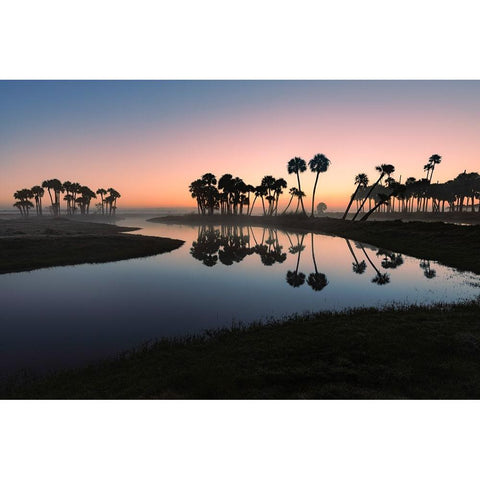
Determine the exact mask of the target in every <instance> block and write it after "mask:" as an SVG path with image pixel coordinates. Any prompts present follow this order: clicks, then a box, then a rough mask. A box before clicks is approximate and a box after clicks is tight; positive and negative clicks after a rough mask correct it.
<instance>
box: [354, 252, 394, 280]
mask: <svg viewBox="0 0 480 480" xmlns="http://www.w3.org/2000/svg"><path fill="white" fill-rule="evenodd" d="M361 249H362V251H363V253H364V254H365V257H366V259H367V260H368V262H369V263H370V265H371V266H372V268H373V269H374V270H375V272H376V275H375V277H373V278H372V283H376V284H377V285H385V284H386V283H389V282H390V275H389V274H388V273H381V272H380V270H378V268H377V267H376V266H375V264H374V263H373V262H372V260H371V259H370V257H369V256H368V254H367V252H366V251H365V248H364V247H363V246H362V247H361Z"/></svg>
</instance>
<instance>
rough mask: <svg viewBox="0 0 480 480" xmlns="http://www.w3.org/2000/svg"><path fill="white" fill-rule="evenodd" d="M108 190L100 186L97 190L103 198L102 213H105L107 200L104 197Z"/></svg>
mask: <svg viewBox="0 0 480 480" xmlns="http://www.w3.org/2000/svg"><path fill="white" fill-rule="evenodd" d="M107 193H108V192H107V191H106V190H105V189H104V188H99V189H98V190H97V191H96V194H97V195H100V198H101V199H102V215H105V201H104V199H103V196H104V195H106V194H107Z"/></svg>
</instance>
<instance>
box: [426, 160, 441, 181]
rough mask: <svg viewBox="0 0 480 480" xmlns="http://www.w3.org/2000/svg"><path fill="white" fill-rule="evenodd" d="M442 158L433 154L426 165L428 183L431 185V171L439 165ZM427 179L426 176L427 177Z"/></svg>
mask: <svg viewBox="0 0 480 480" xmlns="http://www.w3.org/2000/svg"><path fill="white" fill-rule="evenodd" d="M441 161H442V157H441V156H440V155H438V154H437V153H434V154H433V155H432V156H431V157H430V158H429V159H428V163H429V165H430V183H432V177H433V171H434V170H435V165H438V164H439V163H441ZM427 179H428V175H427Z"/></svg>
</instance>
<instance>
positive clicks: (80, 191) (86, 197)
mask: <svg viewBox="0 0 480 480" xmlns="http://www.w3.org/2000/svg"><path fill="white" fill-rule="evenodd" d="M45 190H46V191H47V193H48V197H49V199H50V203H51V205H50V207H49V210H50V212H51V213H52V215H54V216H59V215H60V214H61V200H62V199H61V195H62V194H63V193H65V196H64V197H63V201H64V202H65V213H66V215H75V214H76V213H78V212H79V213H80V214H81V215H88V214H89V213H90V203H91V201H92V200H93V199H94V198H97V195H100V198H101V201H100V203H97V204H96V207H97V213H101V214H102V215H115V211H116V209H117V199H118V198H120V197H121V195H120V193H118V192H117V191H116V190H115V189H114V188H107V189H105V188H99V189H98V190H97V191H96V192H94V191H93V190H91V189H90V188H89V187H87V186H86V185H80V184H79V183H77V182H70V181H66V182H63V183H62V182H61V181H60V180H58V179H56V178H54V179H52V180H44V181H43V182H42V186H40V185H35V186H34V187H32V188H22V189H21V190H17V191H16V192H15V193H14V194H13V197H14V198H15V199H16V200H17V201H16V202H15V203H14V204H13V206H14V207H17V208H18V210H19V211H20V214H21V215H22V216H25V217H28V216H29V211H30V209H31V208H33V207H34V206H35V212H36V214H37V215H39V216H40V215H43V209H44V206H43V197H44V195H45ZM31 200H34V201H35V205H34V204H33V203H32V201H31Z"/></svg>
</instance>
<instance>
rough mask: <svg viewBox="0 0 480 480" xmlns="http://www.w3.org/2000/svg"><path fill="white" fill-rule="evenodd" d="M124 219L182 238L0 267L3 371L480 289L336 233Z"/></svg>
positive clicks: (451, 297)
mask: <svg viewBox="0 0 480 480" xmlns="http://www.w3.org/2000/svg"><path fill="white" fill-rule="evenodd" d="M119 224H123V225H129V226H141V227H142V228H143V230H142V231H141V232H139V233H143V234H147V235H158V236H165V237H171V238H179V239H182V240H185V244H184V245H183V246H182V247H181V248H179V249H178V250H176V251H173V252H171V253H166V254H163V255H157V256H153V257H148V258H141V259H132V260H126V261H119V262H113V263H105V264H97V265H78V266H71V267H56V268H48V269H42V270H36V271H33V272H26V273H15V274H7V275H0V295H1V312H0V319H1V321H0V373H6V372H11V371H15V370H18V369H20V368H28V369H33V370H44V369H51V368H62V367H66V366H76V365H81V364H84V363H87V362H90V361H94V360H97V359H99V358H102V357H105V356H108V355H112V354H115V353H117V352H119V351H121V350H125V349H128V348H131V347H133V346H136V345H138V344H140V343H142V342H145V341H147V340H150V339H153V338H155V337H160V336H164V335H168V336H171V335H182V334H186V333H193V332H199V331H202V330H203V329H206V328H215V327H221V326H229V325H231V324H232V322H239V321H241V322H248V321H252V320H264V319H268V318H269V317H272V316H273V317H277V318H278V317H280V316H283V315H288V314H291V313H295V312H304V311H316V310H322V309H333V310H340V309H344V308H346V307H359V306H381V305H385V304H392V303H400V304H405V303H408V304H414V303H422V304H425V303H427V304H428V303H434V302H440V301H444V302H449V301H456V300H459V299H471V298H475V297H476V296H478V295H479V293H480V277H479V276H477V275H473V274H470V273H459V272H456V271H455V270H454V269H451V268H447V267H444V266H441V265H439V264H437V263H435V262H427V261H424V260H422V259H416V258H412V257H408V256H405V255H400V254H398V253H396V252H388V251H382V250H378V249H377V248H374V247H372V246H369V245H362V244H360V243H356V242H353V241H349V242H347V241H346V240H345V239H342V238H337V237H330V236H325V235H319V234H313V235H311V234H307V235H297V234H294V233H293V234H292V233H286V232H282V231H280V230H271V229H263V228H259V227H254V228H245V227H243V228H238V227H237V228H233V227H230V228H226V227H223V228H222V227H191V226H176V225H162V224H155V223H148V222H146V221H145V219H143V218H128V219H126V220H123V221H121V222H119ZM135 233H137V232H135ZM312 242H313V243H312ZM312 247H313V248H312Z"/></svg>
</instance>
